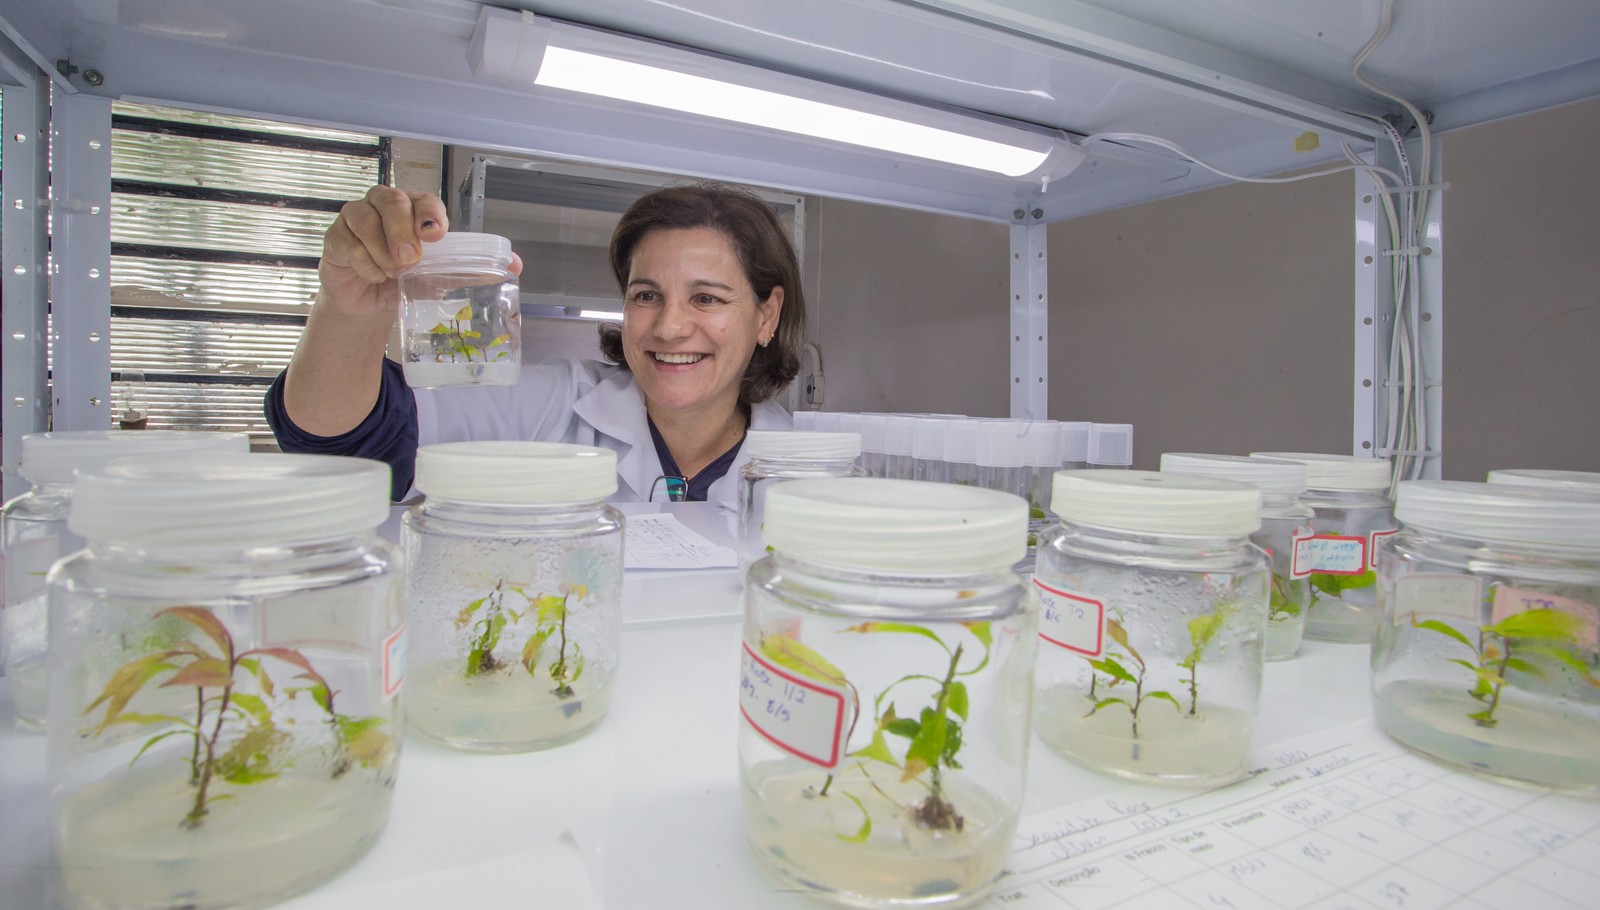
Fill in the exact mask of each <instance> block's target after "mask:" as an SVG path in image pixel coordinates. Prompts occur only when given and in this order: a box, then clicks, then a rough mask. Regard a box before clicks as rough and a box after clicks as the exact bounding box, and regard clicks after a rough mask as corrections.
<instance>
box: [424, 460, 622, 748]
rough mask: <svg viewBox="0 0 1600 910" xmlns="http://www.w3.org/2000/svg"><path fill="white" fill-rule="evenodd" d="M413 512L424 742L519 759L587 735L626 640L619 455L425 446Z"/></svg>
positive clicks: (603, 705) (600, 714)
mask: <svg viewBox="0 0 1600 910" xmlns="http://www.w3.org/2000/svg"><path fill="white" fill-rule="evenodd" d="M416 485H417V489H418V490H420V491H422V492H423V493H425V494H426V495H427V499H426V500H425V501H424V502H422V503H421V504H419V505H417V506H414V507H413V508H412V509H411V510H410V511H409V512H407V513H406V516H405V518H404V520H403V521H402V529H401V543H402V546H403V547H404V548H405V552H406V564H407V581H406V609H407V614H408V616H409V619H410V624H411V636H410V637H411V650H410V657H411V663H412V674H411V676H412V679H411V686H410V688H409V689H408V691H407V695H406V712H407V714H408V716H409V717H410V719H411V724H412V728H413V729H414V730H415V731H416V732H417V733H418V734H419V735H421V736H424V737H426V738H428V739H432V740H435V741H437V742H440V743H443V744H445V745H448V746H452V747H454V748H459V749H469V750H474V751H492V752H515V751H527V750H531V749H541V748H548V747H550V746H554V745H557V744H560V743H563V742H567V741H568V740H571V739H574V738H576V737H578V736H581V735H583V734H584V733H586V732H588V731H589V730H590V729H592V728H593V727H594V726H595V725H596V724H597V723H599V722H600V720H601V719H602V718H604V717H605V714H606V710H607V708H608V707H609V705H610V701H611V686H612V682H613V680H614V678H615V674H616V669H617V653H618V645H619V642H620V637H621V622H622V620H621V602H622V601H621V598H622V517H621V516H620V515H618V514H617V512H616V511H615V510H614V509H612V508H610V507H609V506H607V505H606V504H605V500H606V497H608V496H610V495H611V494H612V493H614V492H615V491H616V486H617V478H616V453H615V452H612V451H611V450H609V449H603V448H595V447H591V446H575V445H564V444H560V443H541V442H511V441H505V442H459V443H442V444H439V445H431V446H423V447H422V448H421V449H419V450H418V451H417V476H416Z"/></svg>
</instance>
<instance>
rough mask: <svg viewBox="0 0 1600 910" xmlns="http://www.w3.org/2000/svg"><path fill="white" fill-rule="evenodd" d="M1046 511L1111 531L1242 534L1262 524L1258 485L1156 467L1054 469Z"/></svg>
mask: <svg viewBox="0 0 1600 910" xmlns="http://www.w3.org/2000/svg"><path fill="white" fill-rule="evenodd" d="M1050 511H1052V512H1054V513H1056V514H1057V515H1059V516H1061V519H1062V520H1063V521H1070V522H1073V523H1075V524H1083V525H1091V526H1093V527H1098V528H1107V529H1110V530H1113V531H1133V532H1138V533H1146V534H1171V535H1176V536H1183V537H1240V536H1244V535H1247V534H1253V533H1255V532H1256V531H1257V530H1259V529H1260V528H1261V491H1260V490H1259V489H1257V488H1256V487H1253V486H1251V485H1250V484H1245V483H1239V482H1238V481H1234V480H1222V479H1220V478H1216V477H1198V476H1191V475H1188V474H1161V473H1158V472H1156V471H1120V470H1112V471H1105V470H1101V471H1096V470H1087V471H1057V472H1056V473H1055V477H1054V483H1053V484H1052V487H1051V491H1050Z"/></svg>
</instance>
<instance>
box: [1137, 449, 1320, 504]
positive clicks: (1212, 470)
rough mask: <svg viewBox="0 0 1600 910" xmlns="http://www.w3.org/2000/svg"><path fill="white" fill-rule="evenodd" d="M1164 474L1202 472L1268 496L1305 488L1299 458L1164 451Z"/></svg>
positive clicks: (1302, 491) (1162, 467)
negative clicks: (1243, 484)
mask: <svg viewBox="0 0 1600 910" xmlns="http://www.w3.org/2000/svg"><path fill="white" fill-rule="evenodd" d="M1161 471H1162V473H1164V474H1203V475H1205V476H1206V477H1221V478H1223V479H1224V480H1237V481H1239V482H1240V483H1248V484H1251V485H1253V486H1256V487H1259V488H1260V489H1261V492H1262V493H1265V494H1267V495H1268V496H1287V497H1295V496H1299V495H1300V494H1301V493H1304V492H1305V491H1306V466H1305V465H1303V464H1301V463H1300V462H1298V461H1284V460H1282V459H1273V458H1253V457H1251V456H1248V455H1201V454H1198V453H1194V452H1164V453H1162V455H1161Z"/></svg>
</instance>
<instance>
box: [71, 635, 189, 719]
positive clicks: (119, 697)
mask: <svg viewBox="0 0 1600 910" xmlns="http://www.w3.org/2000/svg"><path fill="white" fill-rule="evenodd" d="M171 653H172V652H167V653H164V654H151V655H148V656H146V657H141V658H140V659H138V660H135V661H132V662H131V663H126V664H123V665H122V666H121V667H118V668H117V672H116V673H114V674H112V676H111V681H110V682H107V683H106V687H105V688H104V689H102V690H100V695H99V696H98V697H96V698H95V700H94V701H92V702H90V703H89V707H87V708H84V709H83V713H85V714H88V713H89V712H90V711H93V710H94V709H95V708H98V707H99V706H100V705H101V704H102V703H105V704H106V716H105V718H104V719H103V720H102V721H101V722H100V726H99V727H97V728H96V729H95V731H94V732H95V735H97V736H98V735H99V734H100V733H101V732H102V731H104V730H105V728H106V727H107V726H109V725H110V724H111V723H112V722H114V721H115V720H116V719H117V716H118V715H119V714H121V713H122V709H123V708H125V707H127V705H128V702H129V701H131V700H132V699H133V697H134V696H135V695H137V694H138V693H139V690H140V689H142V688H144V684H145V683H147V682H149V681H150V679H151V678H152V677H154V676H155V675H156V674H158V673H164V672H166V671H168V670H171V669H172V668H173V665H172V664H169V663H167V662H166V659H167V657H168V656H170V655H171Z"/></svg>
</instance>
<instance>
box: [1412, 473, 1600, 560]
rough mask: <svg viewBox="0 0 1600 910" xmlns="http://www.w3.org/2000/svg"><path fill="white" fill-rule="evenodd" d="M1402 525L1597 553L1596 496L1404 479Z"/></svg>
mask: <svg viewBox="0 0 1600 910" xmlns="http://www.w3.org/2000/svg"><path fill="white" fill-rule="evenodd" d="M1394 516H1395V518H1397V519H1399V520H1400V521H1401V522H1402V523H1404V524H1407V525H1413V526H1416V527H1420V528H1427V529H1429V530H1432V531H1439V532H1442V533H1445V534H1454V535H1457V536H1460V537H1468V538H1472V539H1474V540H1490V541H1513V542H1517V543H1534V544H1554V545H1557V546H1568V547H1572V546H1577V547H1589V548H1600V495H1589V494H1584V493H1575V492H1573V491H1571V490H1557V489H1549V488H1544V487H1524V486H1515V485H1512V484H1493V483H1469V482H1466V481H1458V480H1406V481H1402V482H1401V483H1400V485H1399V486H1398V487H1397V488H1396V490H1395V507H1394Z"/></svg>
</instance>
